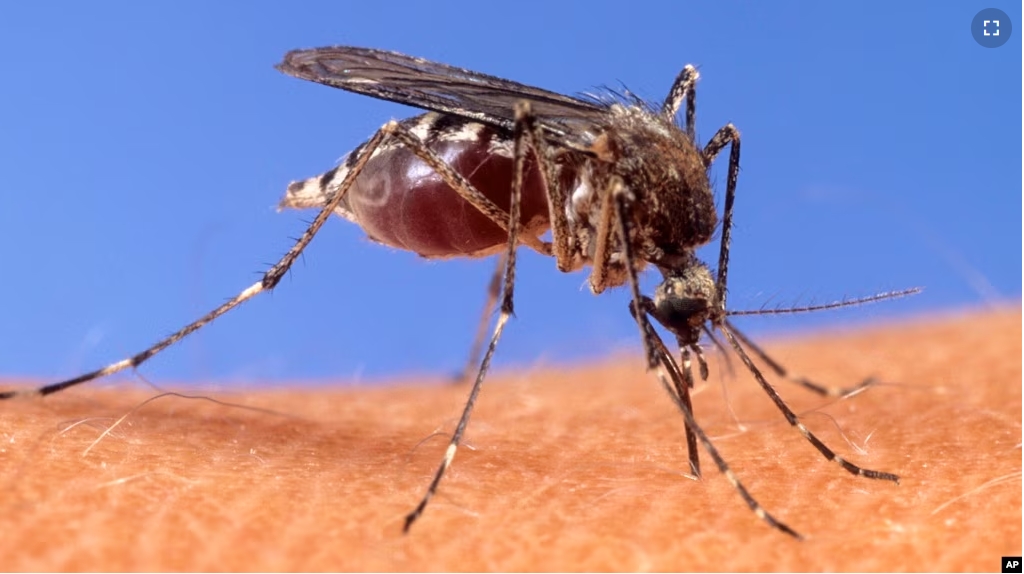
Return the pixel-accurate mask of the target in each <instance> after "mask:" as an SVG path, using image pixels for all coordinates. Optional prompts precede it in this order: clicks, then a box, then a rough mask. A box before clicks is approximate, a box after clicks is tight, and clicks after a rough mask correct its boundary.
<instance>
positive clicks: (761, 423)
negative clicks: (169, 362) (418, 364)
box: [0, 307, 1021, 571]
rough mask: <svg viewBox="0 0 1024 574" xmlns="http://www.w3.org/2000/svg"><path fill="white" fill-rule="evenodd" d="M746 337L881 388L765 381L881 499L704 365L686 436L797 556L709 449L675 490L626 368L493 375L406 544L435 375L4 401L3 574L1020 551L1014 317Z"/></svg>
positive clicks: (643, 396)
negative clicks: (368, 382) (824, 390)
mask: <svg viewBox="0 0 1024 574" xmlns="http://www.w3.org/2000/svg"><path fill="white" fill-rule="evenodd" d="M758 341H759V343H761V344H762V346H763V347H764V348H765V349H766V350H767V351H768V352H769V353H771V354H772V355H773V356H774V357H775V358H776V359H778V360H779V361H780V362H782V363H783V364H784V365H786V366H787V367H789V368H791V369H793V370H794V371H796V372H798V373H801V374H804V375H807V376H809V377H811V378H813V379H815V380H817V381H820V382H824V383H826V384H830V385H835V386H845V385H851V384H853V383H856V382H858V381H860V380H861V379H863V378H864V377H867V376H871V375H875V376H878V377H879V379H880V380H881V381H883V384H880V385H878V386H874V387H871V388H869V389H867V390H866V391H864V392H862V393H860V394H858V395H856V396H854V397H851V398H847V399H843V400H834V399H825V398H822V397H818V396H816V395H813V394H811V393H808V392H807V391H805V390H803V389H800V388H798V387H796V386H795V385H792V384H790V383H787V382H786V381H782V380H778V378H777V377H769V380H770V381H771V382H772V383H773V384H774V385H775V387H776V388H777V389H779V391H780V393H781V394H782V395H783V397H784V398H785V399H786V400H787V401H788V402H789V403H790V404H791V406H792V407H793V409H794V410H795V411H796V412H797V413H798V414H799V415H801V417H802V420H803V421H804V423H805V424H806V425H807V426H808V427H809V428H810V429H811V430H812V431H813V432H815V433H816V434H817V435H818V436H819V437H820V438H821V439H822V440H824V441H825V442H826V443H827V444H829V445H830V446H832V447H833V448H834V449H835V450H836V451H837V452H838V453H839V454H840V455H842V456H844V457H846V458H847V459H848V460H850V461H851V462H854V463H856V464H860V465H863V466H866V467H868V468H872V469H877V470H884V471H889V472H894V473H896V474H898V475H900V477H901V483H900V484H899V485H895V484H892V483H889V482H885V481H874V480H868V479H865V478H861V477H855V476H852V475H850V474H848V473H847V472H846V471H844V470H843V469H841V468H840V467H838V466H837V465H835V464H833V463H830V462H828V461H826V460H824V458H823V457H821V455H820V454H819V453H818V452H817V451H816V450H814V448H813V447H812V446H811V445H810V444H808V443H807V442H806V441H805V440H804V439H803V438H802V437H801V436H800V434H799V433H798V432H797V431H796V430H795V429H793V428H790V427H789V425H788V424H787V423H786V422H785V420H784V419H783V418H782V416H781V414H779V413H778V411H777V410H776V409H775V407H774V406H773V405H772V404H771V402H770V400H769V399H768V398H767V397H766V396H765V395H764V394H763V393H762V392H761V390H760V389H759V388H758V387H757V384H756V383H755V382H754V380H753V377H752V376H750V375H749V373H747V372H746V371H745V370H744V369H743V366H742V364H741V363H740V362H739V361H738V360H736V359H733V360H732V361H731V362H732V368H733V370H734V374H732V375H730V374H728V369H727V367H726V365H725V362H724V361H723V360H722V357H721V356H720V355H718V354H717V353H711V354H710V355H709V360H710V362H711V373H712V375H711V378H710V379H709V381H708V382H707V383H698V385H697V387H696V390H695V394H694V405H695V407H694V408H695V412H696V417H697V420H698V421H699V422H700V423H701V424H702V426H703V428H704V429H705V430H706V431H707V433H708V434H709V436H710V437H711V438H712V440H713V441H714V442H715V444H716V446H717V447H718V448H719V450H720V451H721V453H722V455H723V456H724V457H725V459H726V461H727V462H728V463H729V465H730V467H731V468H732V469H733V471H734V472H735V473H736V475H737V476H738V477H739V479H740V480H741V481H743V483H744V484H745V485H746V486H747V488H748V489H749V490H750V491H751V493H752V494H753V496H754V497H756V498H757V499H758V501H759V502H760V503H761V504H762V505H763V506H764V507H765V508H766V509H767V510H768V511H769V512H771V513H772V514H774V515H775V516H776V517H777V518H778V519H780V520H782V521H784V522H785V523H787V524H788V525H789V526H791V527H792V528H794V529H795V530H797V531H798V532H800V533H801V534H803V535H804V536H805V537H806V539H805V540H804V541H802V542H800V541H797V540H794V539H792V538H790V537H788V536H786V535H784V534H781V533H780V532H778V531H775V530H772V529H771V528H769V527H768V526H767V525H765V524H764V523H763V522H762V521H760V520H759V519H758V518H757V517H756V516H755V515H754V514H753V513H752V512H751V511H750V510H749V509H748V508H747V506H746V505H745V504H744V503H743V501H742V499H741V498H740V497H739V496H738V495H737V494H736V492H735V491H734V490H733V489H732V487H731V486H730V485H729V483H728V481H726V480H725V478H724V477H723V476H722V475H721V474H720V473H719V472H718V470H717V469H716V468H715V466H714V463H713V462H712V460H711V458H710V457H709V456H708V455H707V454H706V453H705V452H703V451H702V452H701V462H702V468H703V474H704V477H703V479H702V480H700V481H695V480H693V479H692V478H690V477H688V475H687V474H686V471H687V469H688V465H687V462H686V460H687V459H686V446H685V435H684V423H683V418H682V416H681V415H680V413H679V412H677V411H676V410H675V407H674V405H673V404H672V402H671V401H670V399H669V397H668V396H666V395H665V391H664V390H663V389H662V388H661V386H660V384H659V383H658V382H657V380H656V378H655V377H654V376H653V375H652V374H645V372H644V370H643V368H642V359H641V356H640V355H641V354H640V353H639V351H638V352H636V353H629V354H623V355H621V356H617V357H612V358H608V359H603V360H600V361H595V363H594V364H592V365H578V366H573V367H569V366H564V367H558V368H554V367H549V366H535V367H526V368H522V369H520V370H519V371H517V372H510V371H507V370H506V371H501V370H499V371H497V372H495V373H492V375H491V377H490V378H489V380H488V381H487V383H486V384H485V386H484V389H483V392H482V394H481V397H480V400H479V402H478V404H477V408H476V410H475V412H474V414H473V419H472V421H471V423H470V427H469V432H468V434H467V440H466V442H465V445H464V448H461V449H460V450H459V453H458V456H456V458H455V462H454V464H453V466H452V468H451V469H450V470H449V473H448V475H447V476H446V478H445V481H444V482H443V483H442V484H441V487H440V489H439V491H438V495H437V496H436V497H435V498H434V499H433V500H432V502H431V504H430V505H429V506H428V507H427V509H426V512H425V513H424V515H423V516H422V517H421V518H420V520H419V521H418V522H417V523H415V524H414V525H413V526H412V529H411V531H410V533H409V534H408V535H403V534H402V533H401V529H402V522H403V519H404V516H405V514H406V513H407V512H409V511H410V510H412V508H413V507H414V506H415V504H416V503H417V502H418V501H419V498H420V496H421V495H422V494H423V492H424V491H425V489H426V487H427V484H428V483H429V481H430V477H431V476H432V473H433V472H434V470H435V469H436V467H437V464H438V463H439V462H440V460H441V457H442V454H443V452H444V449H445V447H446V445H447V437H448V433H450V432H451V430H452V429H453V427H454V425H455V422H456V420H457V418H458V413H459V411H460V409H461V408H462V404H463V401H464V399H465V395H466V393H467V392H468V388H467V387H460V386H455V385H450V384H448V385H446V384H443V382H442V381H441V378H440V377H436V376H435V377H433V378H431V379H429V380H428V379H424V380H422V381H412V380H407V381H397V382H394V383H393V384H390V385H387V386H384V385H375V386H374V387H352V386H348V387H343V386H317V387H311V386H306V387H303V386H294V387H288V390H284V388H285V385H281V388H280V389H279V390H259V389H256V390H251V391H244V392H242V391H238V392H231V393H224V392H211V391H191V392H187V393H186V394H190V395H202V396H206V397H211V398H216V399H218V400H220V401H224V403H227V404H216V403H213V402H211V401H208V400H191V399H186V398H181V397H177V396H163V397H160V398H157V399H155V400H152V401H150V402H148V403H145V404H143V402H144V401H146V400H147V399H150V398H153V397H155V396H157V395H158V394H159V393H158V392H157V391H154V390H152V389H151V388H148V387H145V386H144V385H124V384H121V385H114V386H110V385H106V386H105V385H103V384H96V385H93V386H90V387H82V388H76V389H73V390H69V391H66V392H63V393H58V394H55V395H52V396H49V397H46V398H42V399H41V398H38V397H34V398H19V399H17V400H13V401H8V402H3V403H0V532H3V536H2V537H0V570H310V571H314V570H341V571H344V570H382V571H407V570H420V571H433V570H488V571H489V570H521V571H531V570H574V571H575V570H596V571H605V570H625V571H633V570H683V571H688V570H705V571H716V570H727V571H728V570H732V571H747V570H755V571H756V570H768V571H774V570H783V571H818V570H833V571H844V570H861V571H907V570H910V571H921V570H924V571H951V570H952V571H957V570H974V571H995V570H997V568H998V563H999V558H1000V557H1001V556H1010V555H1020V553H1021V361H1020V357H1021V311H1020V308H1019V307H1004V308H996V309H992V310H984V311H971V312H963V313H958V314H948V315H944V316H936V317H928V318H918V319H915V320H909V321H903V322H901V323H898V324H883V325H876V326H873V327H867V328H863V327H862V328H859V329H857V330H846V331H834V332H824V333H816V334H814V336H805V337H802V338H797V339H792V340H778V339H775V340H771V339H758ZM499 352H500V351H499ZM0 382H2V383H3V388H9V387H11V386H18V387H21V386H27V385H29V384H31V383H32V382H31V381H12V380H4V381H0ZM156 382H157V383H158V384H159V385H160V386H161V388H163V389H167V390H171V389H174V390H179V388H178V387H174V386H173V385H171V384H170V383H169V382H166V381H156ZM723 387H724V389H725V390H724V392H723ZM725 396H727V400H726V398H725ZM140 405H141V406H140ZM239 405H243V406H245V407H246V408H242V407H240V406H239ZM258 409H272V411H273V412H268V411H265V410H258Z"/></svg>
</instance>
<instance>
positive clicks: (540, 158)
mask: <svg viewBox="0 0 1024 574" xmlns="http://www.w3.org/2000/svg"><path fill="white" fill-rule="evenodd" d="M523 137H524V138H525V139H526V145H528V146H529V148H530V149H532V150H533V154H534V157H535V158H536V161H537V162H538V163H539V168H540V175H541V181H542V183H543V185H544V194H545V195H546V197H547V200H548V217H549V221H550V222H551V252H550V253H549V255H554V257H555V265H557V266H558V270H559V271H562V272H566V273H567V272H569V271H572V270H573V269H575V268H576V267H577V266H578V261H577V260H576V257H575V255H576V251H577V245H576V235H575V234H574V233H572V228H571V227H570V225H569V219H568V216H567V215H566V213H565V205H566V202H567V201H568V200H567V197H566V189H565V186H564V185H563V184H562V178H561V177H560V172H559V169H558V166H557V163H556V162H555V160H554V159H553V158H552V156H551V154H550V153H549V151H548V146H547V143H546V140H545V139H544V133H543V132H542V131H541V129H540V127H539V126H538V125H537V124H536V123H535V122H530V123H529V124H528V125H527V126H526V127H525V128H524V132H523Z"/></svg>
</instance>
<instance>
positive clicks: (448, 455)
mask: <svg viewBox="0 0 1024 574" xmlns="http://www.w3.org/2000/svg"><path fill="white" fill-rule="evenodd" d="M515 114H516V122H515V128H514V132H515V133H514V135H515V140H514V142H513V164H514V167H513V174H512V194H511V195H512V197H511V199H510V201H509V213H508V218H509V219H508V227H507V229H508V245H507V246H506V248H505V256H504V259H505V273H504V276H505V281H504V284H503V286H502V293H501V307H500V312H499V314H498V322H497V323H495V325H494V332H493V333H492V334H491V341H490V343H489V344H488V345H487V352H486V353H484V358H483V360H482V361H480V369H479V370H478V371H477V374H476V380H475V381H473V388H472V389H471V390H470V391H469V398H468V399H466V406H465V407H464V408H463V409H462V416H461V417H459V424H458V425H457V426H456V427H455V432H454V433H452V438H451V440H450V441H449V442H448V449H447V450H446V451H445V453H444V459H442V460H441V465H440V466H439V467H438V468H437V471H436V472H435V473H434V478H433V480H431V481H430V486H428V487H427V492H426V494H424V495H423V498H422V499H420V502H419V504H417V505H416V508H414V509H413V511H412V512H410V513H409V514H407V515H406V517H405V525H404V526H403V531H404V532H409V528H410V527H411V526H412V524H413V522H416V519H418V518H419V517H420V515H422V514H423V510H424V509H426V507H427V503H429V502H430V499H431V498H433V496H434V494H435V493H436V492H437V486H438V485H439V484H440V483H441V479H442V478H443V477H444V473H445V471H446V470H448V467H449V466H451V464H452V460H454V459H455V453H456V451H457V450H458V448H459V443H460V442H461V441H462V435H463V434H464V433H465V432H466V425H468V424H469V417H470V415H471V414H472V412H473V406H474V405H475V404H476V399H477V396H479V394H480V388H481V387H482V386H483V382H484V378H485V377H486V376H487V370H488V369H489V368H490V366H491V358H492V357H493V356H494V350H495V349H496V348H497V347H498V341H499V340H500V339H501V333H502V331H504V330H505V324H506V323H508V320H509V319H510V318H511V317H512V314H513V313H514V308H513V290H514V287H515V280H516V273H515V268H516V245H517V242H518V239H517V237H516V235H517V234H518V231H519V226H518V225H516V222H518V221H519V203H520V199H521V196H522V190H523V179H524V171H525V167H526V155H527V147H526V144H527V141H526V140H527V136H526V135H525V134H526V132H528V131H530V130H531V129H532V128H533V122H534V118H533V115H532V114H531V112H530V105H529V103H528V102H525V101H524V102H519V103H517V104H516V108H515Z"/></svg>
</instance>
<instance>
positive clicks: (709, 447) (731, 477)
mask: <svg viewBox="0 0 1024 574" xmlns="http://www.w3.org/2000/svg"><path fill="white" fill-rule="evenodd" d="M652 336H653V337H654V338H655V339H657V340H659V341H660V339H661V337H659V336H658V334H657V333H652ZM658 348H659V354H660V355H661V362H662V364H668V363H670V362H671V361H672V356H671V355H670V354H668V352H667V349H665V345H664V343H662V344H661V345H660V347H658ZM657 374H658V380H659V381H661V385H662V386H663V387H664V388H665V391H666V392H668V395H669V396H670V397H671V398H672V401H673V402H674V403H675V404H676V407H678V408H679V411H680V412H681V413H683V419H684V420H685V421H686V429H687V430H688V431H692V432H693V433H694V434H695V435H696V436H697V439H698V440H700V443H701V444H702V445H704V450H706V451H707V452H708V454H709V455H711V459H712V460H714V461H715V466H717V467H718V470H719V472H721V473H722V474H723V475H725V478H726V479H728V481H729V483H730V484H732V486H733V488H735V489H736V492H738V493H739V494H740V496H741V497H742V498H743V501H744V502H746V503H747V506H749V507H750V509H751V510H753V511H754V514H756V515H757V517H758V518H760V519H761V520H764V521H765V522H767V523H768V525H769V526H771V527H772V528H774V529H776V530H779V531H781V532H785V533H786V534H789V535H790V536H792V537H794V538H796V539H798V540H802V539H803V537H802V536H800V534H799V533H798V532H797V531H795V530H793V529H792V528H790V527H789V526H787V525H786V524H785V523H784V522H782V521H780V520H778V519H777V518H775V517H774V516H772V515H771V514H769V513H768V511H766V510H765V509H764V507H762V506H761V504H760V503H759V502H757V500H756V499H755V498H754V497H753V496H751V494H750V492H749V491H748V490H747V489H746V487H745V486H743V483H741V482H740V479H739V478H737V477H736V475H735V474H734V473H733V472H732V470H731V469H730V468H729V465H728V464H727V463H726V462H725V459H724V458H722V455H721V454H719V453H718V449H717V448H715V445H714V444H712V442H711V439H709V438H708V436H707V434H705V433H704V429H702V428H700V425H699V424H697V419H696V418H694V416H693V409H692V407H691V406H690V405H689V404H687V403H686V402H685V401H683V400H682V398H681V397H680V396H679V395H677V394H676V392H675V391H674V390H673V388H672V385H670V384H669V382H668V378H667V377H666V376H665V371H664V370H663V369H661V368H659V369H658V373H657ZM677 386H678V385H677Z"/></svg>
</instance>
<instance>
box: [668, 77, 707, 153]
mask: <svg viewBox="0 0 1024 574" xmlns="http://www.w3.org/2000/svg"><path fill="white" fill-rule="evenodd" d="M699 78H700V74H699V73H698V72H697V68H694V67H693V66H691V65H689V64H687V65H686V66H685V67H684V68H683V70H682V71H681V72H679V75H678V76H676V80H675V82H673V83H672V89H670V90H669V92H668V96H667V97H666V98H665V103H664V104H662V106H661V115H663V116H665V117H666V118H668V119H669V120H673V119H675V117H676V114H678V113H679V107H680V106H681V105H682V104H683V99H686V135H688V136H690V140H691V141H692V140H694V139H695V138H696V131H697V128H696V125H695V121H696V115H697V103H696V100H697V89H696V86H697V80H698V79H699Z"/></svg>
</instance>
